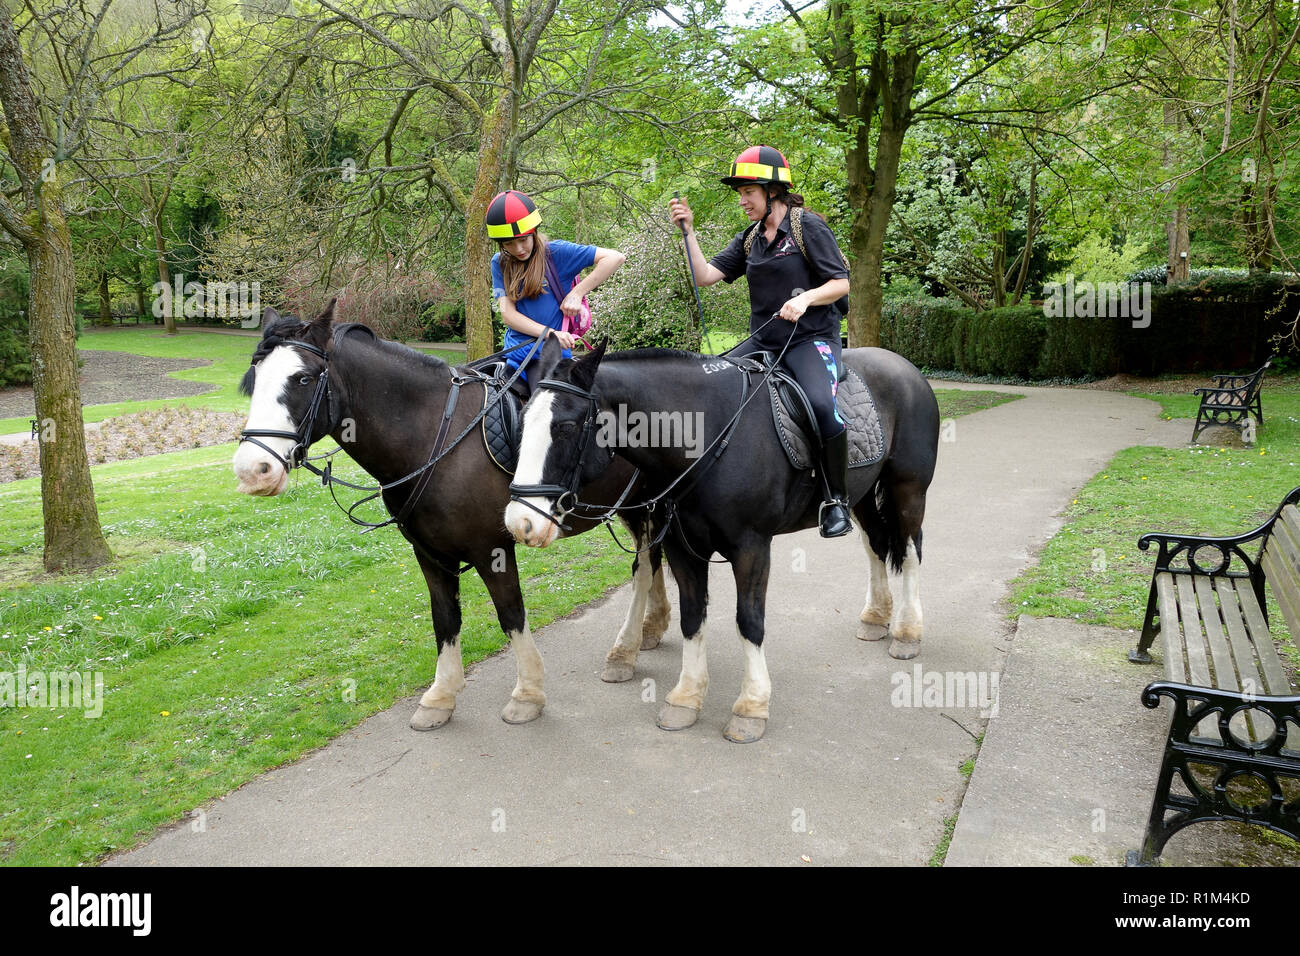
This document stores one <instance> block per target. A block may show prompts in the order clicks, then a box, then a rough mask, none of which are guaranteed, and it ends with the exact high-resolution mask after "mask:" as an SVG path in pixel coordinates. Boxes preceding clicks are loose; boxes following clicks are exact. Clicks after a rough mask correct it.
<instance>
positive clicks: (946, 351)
mask: <svg viewBox="0 0 1300 956" xmlns="http://www.w3.org/2000/svg"><path fill="white" fill-rule="evenodd" d="M881 344H882V345H883V346H884V347H885V348H887V349H891V350H893V351H895V352H898V353H899V354H901V355H904V356H906V357H907V359H908V360H909V361H911V362H912V364H914V365H916V366H917V367H919V368H930V369H955V370H958V371H962V372H966V373H968V374H971V375H1004V376H1014V377H1019V378H1083V377H1088V376H1105V375H1109V374H1111V369H1112V366H1113V363H1114V351H1115V350H1114V324H1113V323H1111V322H1107V321H1098V320H1096V319H1090V318H1048V317H1047V316H1046V315H1045V314H1044V313H1043V307H1042V306H1039V305H1012V306H1006V307H1004V308H1001V309H988V310H986V311H984V312H975V311H973V310H971V309H968V308H965V307H964V306H963V305H961V303H959V302H957V301H956V300H954V299H929V300H926V299H907V300H903V301H898V302H891V303H887V304H886V306H885V309H884V315H883V317H882V321H881Z"/></svg>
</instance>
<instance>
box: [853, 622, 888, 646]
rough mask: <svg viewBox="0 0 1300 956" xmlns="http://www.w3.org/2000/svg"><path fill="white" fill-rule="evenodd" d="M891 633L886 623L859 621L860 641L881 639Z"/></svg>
mask: <svg viewBox="0 0 1300 956" xmlns="http://www.w3.org/2000/svg"><path fill="white" fill-rule="evenodd" d="M888 633H889V626H888V625H886V624H868V623H867V622H866V621H859V622H858V640H860V641H879V640H881V639H883V638H884V637H885V635H887V634H888Z"/></svg>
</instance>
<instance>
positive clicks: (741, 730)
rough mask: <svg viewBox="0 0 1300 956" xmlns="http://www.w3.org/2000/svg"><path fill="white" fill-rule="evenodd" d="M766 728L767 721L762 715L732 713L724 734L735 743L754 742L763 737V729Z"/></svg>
mask: <svg viewBox="0 0 1300 956" xmlns="http://www.w3.org/2000/svg"><path fill="white" fill-rule="evenodd" d="M766 729H767V721H766V720H765V719H764V718H762V717H741V716H740V715H739V714H732V715H731V720H730V721H729V722H728V723H727V729H726V730H724V731H723V732H722V736H724V737H726V738H727V739H728V740H730V741H731V742H732V743H734V744H752V743H753V742H754V741H756V740H761V739H762V737H763V731H765V730H766Z"/></svg>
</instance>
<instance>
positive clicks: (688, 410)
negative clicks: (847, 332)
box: [505, 343, 939, 743]
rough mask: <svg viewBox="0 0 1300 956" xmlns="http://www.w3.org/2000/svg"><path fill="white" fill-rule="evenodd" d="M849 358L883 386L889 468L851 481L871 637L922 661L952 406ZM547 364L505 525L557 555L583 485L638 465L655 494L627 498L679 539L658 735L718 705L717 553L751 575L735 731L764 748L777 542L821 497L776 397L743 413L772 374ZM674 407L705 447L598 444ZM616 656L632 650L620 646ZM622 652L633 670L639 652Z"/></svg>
mask: <svg viewBox="0 0 1300 956" xmlns="http://www.w3.org/2000/svg"><path fill="white" fill-rule="evenodd" d="M843 360H844V364H845V365H846V366H847V367H848V369H849V370H850V371H851V372H852V373H854V374H856V375H857V376H858V377H859V378H860V379H861V380H862V381H863V382H864V383H865V384H866V385H867V386H868V387H869V389H870V394H871V397H872V399H873V400H874V406H875V409H876V413H877V416H878V420H879V424H880V434H881V443H880V446H881V447H880V451H881V454H880V457H879V460H878V461H876V462H875V463H870V464H868V463H866V461H867V460H866V459H863V461H864V464H863V466H862V467H855V468H851V469H850V470H849V474H848V498H849V502H850V505H851V511H852V515H853V519H854V522H855V523H856V524H857V526H858V528H859V531H860V533H861V536H862V540H863V543H864V545H865V546H866V553H867V559H868V566H869V577H868V585H867V595H866V605H865V607H864V608H863V610H862V613H861V615H860V626H859V630H858V637H860V638H862V639H863V640H879V639H880V638H882V637H884V636H885V634H886V633H888V634H889V636H890V637H891V639H892V640H891V643H890V647H889V653H890V655H891V656H892V657H894V658H897V659H899V660H907V659H910V658H912V657H915V656H916V655H917V654H918V653H920V642H921V625H922V615H921V602H920V564H921V524H922V521H923V520H924V517H925V498H926V491H927V489H928V488H929V486H930V481H931V479H932V478H933V476H934V468H935V461H936V458H937V456H938V444H939V408H938V403H937V402H936V400H935V397H934V392H933V390H932V389H931V388H930V385H929V383H928V382H926V380H925V378H924V377H923V376H922V375H921V373H920V372H919V371H917V369H916V367H915V366H913V365H912V364H911V363H910V362H908V361H907V360H906V359H904V358H903V357H902V356H900V355H897V354H895V353H893V352H889V351H886V350H884V349H874V348H872V349H851V350H846V351H845V352H844V353H843ZM540 361H541V372H540V374H539V375H538V376H537V379H538V381H537V382H536V383H535V384H534V394H533V398H532V400H531V401H530V402H529V404H528V406H527V408H526V410H525V414H524V432H523V439H522V442H521V445H520V456H519V464H518V467H517V468H516V471H515V482H514V484H512V485H511V499H512V500H511V502H510V504H509V506H507V508H506V514H505V519H506V527H507V528H509V530H510V532H511V533H512V534H513V535H514V536H515V539H516V540H517V541H519V542H522V543H524V544H527V545H529V546H530V547H545V546H547V545H549V544H550V543H551V542H552V541H553V540H554V539H555V527H554V522H555V521H556V520H562V519H563V515H564V514H566V513H567V511H568V509H569V508H572V507H574V504H573V501H574V499H575V498H577V497H578V495H577V492H576V491H574V489H576V488H578V487H580V486H581V485H583V484H585V483H588V482H591V481H593V480H595V479H596V478H597V477H598V476H599V475H600V474H602V472H603V471H604V470H606V469H608V468H609V467H611V461H614V462H618V461H626V462H628V463H630V464H632V465H635V466H636V467H637V468H638V469H639V470H640V472H641V475H642V479H643V480H642V492H643V496H642V497H641V498H637V497H631V498H629V499H628V500H629V501H630V502H632V503H634V504H635V506H637V507H648V506H650V505H651V504H652V503H653V505H654V508H653V510H652V511H651V519H652V524H653V526H654V529H655V530H657V534H656V535H655V537H658V536H659V534H662V535H664V537H663V538H662V540H663V546H664V550H665V552H666V554H667V556H668V561H669V564H670V565H671V567H672V570H673V577H674V578H675V579H676V581H677V584H678V590H679V592H680V598H681V627H682V634H683V637H684V638H685V640H684V641H683V644H682V669H681V676H680V678H679V680H678V682H677V685H676V686H675V687H674V688H673V689H672V691H670V692H669V694H668V695H667V697H666V698H665V704H664V706H663V708H662V709H661V711H660V714H659V719H658V723H659V726H660V727H662V728H663V729H665V730H680V729H683V728H686V727H689V726H691V725H692V724H694V723H695V721H696V720H697V719H698V716H699V712H700V709H701V707H702V706H703V703H704V695H705V692H706V690H707V688H708V682H709V676H708V666H707V663H706V658H705V645H704V621H705V606H706V603H707V600H708V566H709V559H710V555H712V554H714V553H717V554H720V555H722V556H723V557H724V558H725V559H726V560H727V561H729V562H730V563H731V566H732V572H733V574H734V576H735V579H736V592H737V607H736V625H737V627H738V629H739V632H740V637H741V639H742V645H743V647H744V650H745V662H746V666H745V678H744V681H743V683H742V685H741V689H740V694H739V696H738V697H737V698H736V701H735V704H734V705H733V707H732V717H731V720H730V722H729V723H728V725H727V728H726V730H725V736H726V737H727V738H728V739H729V740H733V741H736V742H738V743H748V742H752V741H755V740H758V739H759V738H760V737H762V735H763V733H764V731H765V729H766V722H767V718H768V714H769V701H770V698H771V692H772V684H771V680H770V678H769V676H768V672H767V663H766V659H765V657H764V653H763V642H764V630H765V624H764V614H765V601H766V595H767V582H768V570H769V567H770V565H771V542H772V538H773V537H774V536H775V535H778V534H786V533H788V532H792V531H798V530H801V529H804V528H810V527H814V526H816V525H817V523H818V507H819V505H820V502H821V500H822V496H821V485H820V482H819V481H818V480H817V479H816V477H815V476H814V474H813V472H812V471H811V470H809V469H797V468H795V467H794V466H793V465H791V464H790V461H789V460H788V458H787V455H786V453H785V451H784V449H783V447H782V445H781V439H780V438H779V437H778V435H777V432H776V429H775V427H774V426H773V418H772V410H771V408H770V407H769V404H768V402H767V400H766V395H762V396H760V400H759V401H756V402H749V403H748V404H744V399H743V398H742V396H745V395H750V394H752V391H751V389H752V384H751V382H750V381H748V380H742V376H750V377H751V378H752V377H754V376H756V375H758V373H757V372H756V371H754V370H753V369H750V368H746V367H743V366H742V364H741V363H738V362H733V361H730V360H728V359H726V358H723V357H719V356H707V355H696V354H694V353H689V352H678V351H673V350H668V349H639V350H636V351H632V352H614V353H611V354H609V355H605V352H604V343H601V345H600V346H598V347H597V348H596V349H595V350H594V351H593V352H591V353H589V354H587V355H585V356H583V357H582V358H580V359H577V360H576V361H575V360H571V359H565V360H561V359H560V355H559V349H558V348H554V347H552V346H551V345H550V344H549V343H548V345H547V346H546V347H545V348H544V349H543V351H542V358H541V360H540ZM764 391H766V389H764ZM665 413H666V414H668V415H669V416H671V415H672V414H673V413H678V414H679V415H680V416H681V420H682V421H685V420H687V417H688V416H697V415H702V416H703V418H702V421H703V423H704V429H703V432H704V433H703V447H702V449H701V448H698V447H697V448H693V449H692V448H687V447H680V446H674V445H673V444H672V443H668V444H667V445H665V443H663V442H651V441H644V440H638V441H631V440H626V439H627V437H628V436H619V443H618V444H617V447H614V448H608V447H601V446H602V445H603V444H605V443H606V442H605V441H598V440H597V437H598V436H601V435H604V434H605V433H604V432H602V431H601V430H599V429H598V428H597V422H598V421H599V420H603V421H606V422H607V421H609V420H610V416H620V415H621V416H624V418H625V419H626V420H631V419H632V417H633V416H634V415H637V416H642V417H643V419H644V418H648V417H651V416H654V415H656V414H659V415H663V414H665ZM641 437H644V436H641ZM724 449H725V450H724ZM701 451H702V454H701V453H700V452H701ZM571 495H572V496H573V497H570V496H571ZM890 570H892V571H893V572H894V574H893V576H892V578H891V576H890V574H889V571H890ZM891 581H892V583H895V585H896V587H895V590H896V592H897V593H896V595H895V593H893V592H891ZM610 656H611V658H614V657H616V656H619V648H617V647H616V648H615V649H614V650H613V651H611V652H610ZM619 659H620V660H622V661H623V662H624V663H626V664H631V663H634V661H635V656H634V655H633V656H632V657H631V658H630V659H629V657H628V655H626V654H622V655H621V656H619Z"/></svg>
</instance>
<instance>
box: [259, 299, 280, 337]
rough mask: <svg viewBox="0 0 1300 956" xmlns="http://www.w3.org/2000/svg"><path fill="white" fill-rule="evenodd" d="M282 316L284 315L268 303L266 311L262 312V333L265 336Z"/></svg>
mask: <svg viewBox="0 0 1300 956" xmlns="http://www.w3.org/2000/svg"><path fill="white" fill-rule="evenodd" d="M282 318H284V316H282V315H281V314H280V313H279V312H277V311H275V309H273V308H271V306H269V305H268V306H267V307H266V311H265V312H263V313H262V335H263V336H265V335H266V331H267V329H269V328H270V327H271V326H273V325H275V323H277V322H279V321H280V320H281V319H282Z"/></svg>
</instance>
